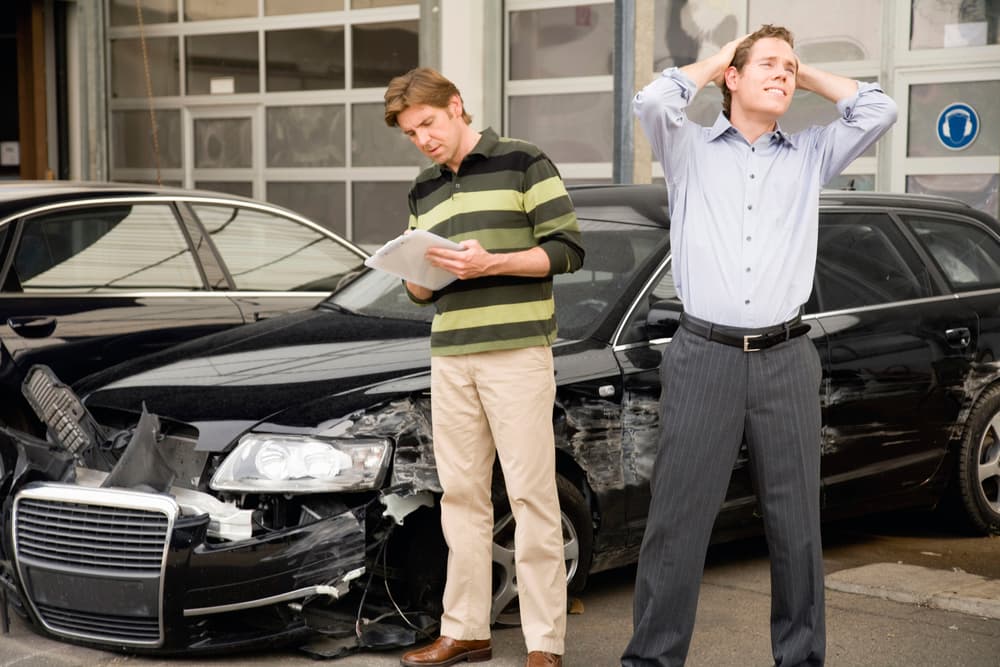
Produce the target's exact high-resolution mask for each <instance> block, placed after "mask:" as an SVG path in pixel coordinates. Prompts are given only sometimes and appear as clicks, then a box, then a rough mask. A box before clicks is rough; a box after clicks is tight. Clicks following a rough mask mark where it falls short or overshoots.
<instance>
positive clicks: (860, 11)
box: [720, 0, 882, 63]
mask: <svg viewBox="0 0 1000 667" xmlns="http://www.w3.org/2000/svg"><path fill="white" fill-rule="evenodd" d="M748 4H749V5H750V8H749V16H748V20H747V25H748V26H749V29H750V30H751V31H752V30H756V29H757V28H759V27H760V26H761V25H762V24H764V23H773V24H775V25H783V26H785V27H787V28H788V29H789V30H791V31H792V34H793V35H794V36H795V51H796V53H798V55H799V57H800V58H802V60H803V62H807V63H822V62H837V61H842V60H878V59H879V58H880V57H881V54H882V2H881V0H839V1H838V2H787V0H750V2H749V3H748ZM720 46H721V45H720Z"/></svg>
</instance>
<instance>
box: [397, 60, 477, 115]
mask: <svg viewBox="0 0 1000 667" xmlns="http://www.w3.org/2000/svg"><path fill="white" fill-rule="evenodd" d="M453 95H458V99H459V100H461V99H462V94H461V93H459V92H458V87H457V86H455V84H454V83H452V82H451V81H449V80H448V79H446V78H445V77H444V76H443V75H442V74H441V73H440V72H438V71H437V70H434V69H431V68H430V67H417V68H415V69H411V70H410V71H409V72H407V73H406V74H401V75H400V76H397V77H395V78H394V79H393V80H392V81H390V82H389V87H388V88H386V90H385V124H386V125H388V126H389V127H398V125H399V123H398V122H397V116H399V114H401V113H402V112H403V111H406V110H407V109H408V108H410V107H412V106H414V105H417V104H426V105H428V106H432V107H438V108H439V109H446V108H447V107H448V103H449V102H450V101H451V98H452V96H453ZM462 120H464V121H465V123H466V124H467V125H470V124H472V116H470V115H469V114H468V113H467V112H466V111H465V102H464V101H463V102H462Z"/></svg>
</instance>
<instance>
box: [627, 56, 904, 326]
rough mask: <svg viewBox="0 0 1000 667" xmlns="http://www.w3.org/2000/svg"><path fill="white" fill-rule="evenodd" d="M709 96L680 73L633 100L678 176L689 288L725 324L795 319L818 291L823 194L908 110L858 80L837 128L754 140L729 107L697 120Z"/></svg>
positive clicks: (671, 191)
mask: <svg viewBox="0 0 1000 667" xmlns="http://www.w3.org/2000/svg"><path fill="white" fill-rule="evenodd" d="M697 90H698V88H697V85H696V84H695V83H694V82H693V81H692V80H691V79H690V78H689V77H688V76H687V75H686V74H684V73H683V72H682V71H680V70H679V69H677V68H671V69H667V70H664V72H663V75H662V76H661V77H659V78H657V79H656V80H655V81H653V82H652V83H650V84H649V85H648V86H646V87H645V88H643V89H642V90H641V91H640V92H639V93H638V94H636V96H635V99H634V100H633V109H634V111H635V114H636V116H638V117H639V121H640V123H641V124H642V127H643V129H644V130H645V132H646V136H647V137H648V138H649V141H650V143H651V144H652V147H653V153H654V155H656V157H657V159H658V160H659V161H660V163H661V164H662V165H663V172H664V174H665V175H666V181H667V192H668V195H669V197H668V199H669V206H670V246H671V252H672V254H673V277H674V283H675V285H676V286H677V292H678V294H679V295H680V298H681V301H683V303H684V310H685V311H686V312H688V313H690V314H691V315H694V316H695V317H699V318H701V319H703V320H708V321H709V322H715V323H716V324H723V325H728V326H735V327H747V328H757V327H766V326H770V325H773V324H779V323H781V322H785V321H787V320H790V319H792V318H793V317H795V316H796V315H797V314H798V313H799V309H800V307H801V306H802V304H803V303H805V302H806V300H807V299H808V298H809V294H810V292H811V291H812V283H813V272H814V270H815V266H816V237H817V227H818V224H819V192H820V189H821V188H822V186H823V185H824V184H826V183H827V182H829V181H830V180H831V179H832V178H834V177H835V176H837V175H838V174H839V173H840V172H841V171H842V170H843V169H844V168H845V167H846V166H847V165H849V164H850V163H851V162H852V161H853V160H854V159H855V158H857V157H858V156H859V155H861V154H862V153H864V152H865V150H866V149H867V148H868V147H869V146H870V145H871V144H873V143H874V142H875V141H876V140H878V138H879V137H881V136H882V135H883V134H884V133H885V132H886V131H887V130H888V129H889V127H890V126H891V125H892V124H893V123H894V122H895V120H896V103H895V102H893V100H892V99H891V98H890V97H888V96H887V95H886V94H885V93H883V92H882V90H881V89H880V88H879V87H878V84H875V83H864V82H858V92H857V93H856V94H855V95H853V96H852V97H849V98H846V99H843V100H840V101H839V102H837V110H838V111H839V112H840V118H838V119H837V120H835V121H833V122H832V123H830V124H829V125H827V126H825V127H819V126H813V127H810V128H809V129H807V130H803V131H802V132H798V133H796V134H787V133H785V132H783V131H782V130H781V128H780V127H776V129H775V130H774V131H773V132H767V133H765V134H763V135H761V136H760V138H758V139H757V141H755V142H754V143H753V144H750V143H749V142H748V141H747V140H746V138H744V137H743V135H742V134H741V133H740V132H739V131H738V130H737V129H736V128H735V127H733V126H732V125H731V124H730V122H729V120H728V119H727V118H726V117H725V115H723V114H722V113H721V112H720V113H719V117H718V118H717V119H716V121H715V124H714V125H713V126H712V127H710V128H709V127H702V126H700V125H698V124H696V123H693V122H691V121H690V120H688V118H687V114H686V113H685V108H686V107H687V106H688V104H689V103H690V102H691V100H692V99H693V98H694V95H695V93H696V92H697Z"/></svg>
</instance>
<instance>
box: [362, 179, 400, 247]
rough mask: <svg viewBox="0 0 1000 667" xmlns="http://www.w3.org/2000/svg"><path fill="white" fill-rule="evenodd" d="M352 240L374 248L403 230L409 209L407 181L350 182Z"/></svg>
mask: <svg viewBox="0 0 1000 667" xmlns="http://www.w3.org/2000/svg"><path fill="white" fill-rule="evenodd" d="M351 192H352V195H353V206H354V220H353V221H352V226H353V230H354V236H353V239H354V242H355V243H357V244H359V245H366V246H369V247H377V246H380V245H382V244H383V243H385V242H386V241H388V240H389V239H391V238H394V237H396V236H399V235H400V234H402V233H403V230H404V229H406V221H407V218H408V217H409V208H408V207H407V204H406V196H407V194H408V193H409V192H410V183H409V182H408V181H400V182H395V183H386V182H383V183H360V182H356V183H354V187H353V190H352V191H351Z"/></svg>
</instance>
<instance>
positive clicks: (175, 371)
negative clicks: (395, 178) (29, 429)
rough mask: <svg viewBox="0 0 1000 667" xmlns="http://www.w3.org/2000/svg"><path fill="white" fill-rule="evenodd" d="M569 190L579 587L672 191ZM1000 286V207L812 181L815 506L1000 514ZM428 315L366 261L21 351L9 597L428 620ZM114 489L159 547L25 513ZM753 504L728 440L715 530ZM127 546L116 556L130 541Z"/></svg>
mask: <svg viewBox="0 0 1000 667" xmlns="http://www.w3.org/2000/svg"><path fill="white" fill-rule="evenodd" d="M571 195H572V197H573V199H574V203H575V204H576V207H577V212H578V216H579V217H580V221H581V228H582V231H583V239H584V245H585V247H586V250H587V258H586V262H585V265H584V267H583V269H581V270H580V271H577V272H576V273H574V274H571V275H567V276H558V277H557V278H556V282H555V295H556V297H555V298H556V304H557V306H556V307H557V318H558V321H559V331H560V338H559V340H558V341H557V343H556V344H555V346H554V354H555V359H556V382H557V386H558V391H557V398H556V402H555V404H554V406H553V419H554V426H555V434H556V446H557V470H558V480H557V481H558V490H559V497H560V503H561V508H562V519H563V534H564V541H565V549H566V562H567V568H568V574H569V579H570V581H569V585H570V586H571V587H573V588H579V587H582V586H583V585H584V584H585V582H586V578H587V575H588V574H589V573H592V572H596V571H600V570H604V569H608V568H612V567H618V566H621V565H624V564H628V563H631V562H633V561H634V560H635V559H636V557H637V554H638V548H639V545H640V543H641V539H642V533H643V527H644V524H645V518H646V509H647V506H648V502H649V478H650V475H651V472H652V467H653V461H654V459H655V456H656V451H657V433H658V420H659V411H658V399H659V387H660V374H659V362H660V358H661V355H662V353H663V350H664V349H665V347H666V346H667V345H669V344H670V337H671V335H672V334H673V332H674V331H675V330H676V327H677V319H678V316H679V314H680V312H681V305H680V302H679V300H678V298H677V292H676V286H675V276H674V275H673V273H672V267H671V264H670V252H669V223H668V220H667V207H666V199H665V193H664V192H663V189H662V188H660V187H656V186H594V187H583V188H574V189H572V190H571ZM998 307H1000V233H998V226H997V223H996V221H995V220H993V219H992V218H990V217H989V216H986V215H984V214H982V213H979V212H976V211H974V210H972V209H970V208H969V207H966V206H964V205H962V204H959V203H957V202H953V201H949V200H944V199H936V198H927V197H918V196H903V195H876V194H862V193H853V192H838V193H833V192H831V193H826V194H824V195H823V197H822V202H821V223H820V233H819V248H818V260H817V271H816V282H815V285H814V289H813V293H812V296H811V298H810V300H809V302H808V303H807V304H806V306H805V309H804V318H803V319H804V320H805V321H806V322H808V323H809V324H810V325H811V330H810V331H809V334H808V336H809V337H810V339H811V340H812V342H813V343H814V344H815V345H816V347H817V351H818V352H819V354H820V358H821V360H822V361H823V365H824V372H823V373H824V375H823V382H822V386H821V390H820V397H819V398H820V401H821V404H822V407H823V430H822V433H821V434H820V438H819V440H818V442H817V446H818V447H820V448H821V451H822V474H823V508H824V517H825V518H833V517H843V516H850V515H857V514H861V513H865V512H871V511H878V510H883V509H891V508H896V507H908V506H916V507H933V506H936V505H938V504H941V503H944V502H945V501H947V503H946V504H948V505H949V506H951V507H952V509H953V510H954V511H955V512H956V516H957V517H958V518H959V519H960V520H961V521H962V522H963V523H964V524H965V525H966V526H967V527H968V528H970V529H972V530H976V531H978V532H997V531H998V529H1000V496H998V493H1000V488H998V481H1000V467H998V466H997V461H998V459H1000V437H998V434H997V433H996V432H995V430H994V429H995V428H996V427H995V426H994V422H996V423H1000V420H997V419H995V418H996V417H997V416H998V415H1000V383H998V380H1000V368H998V366H997V362H996V361H995V360H996V356H997V349H996V348H997V344H998V342H1000V318H998V317H997V316H996V315H995V313H997V312H1000V308H998ZM431 315H432V310H431V309H421V308H418V307H416V306H414V305H413V304H412V303H411V302H410V301H409V300H408V299H407V297H406V296H405V294H404V292H403V291H402V289H401V286H400V284H399V281H398V280H397V279H395V278H392V277H391V276H386V275H385V274H380V273H378V272H368V273H365V274H364V275H362V276H361V277H359V278H358V279H357V280H355V281H354V282H352V283H351V284H349V285H347V286H345V287H343V288H342V289H340V290H338V291H337V292H336V293H334V294H333V295H332V296H331V297H330V298H329V299H327V300H326V301H325V302H324V303H323V304H321V305H320V306H318V307H317V308H315V309H313V310H310V311H304V312H300V313H294V314H290V315H286V316H282V317H275V318H271V319H269V320H266V321H262V322H258V323H254V324H250V325H247V326H245V327H240V328H237V329H233V330H229V331H226V332H222V333H218V334H213V335H210V336H206V337H203V338H200V339H196V340H193V341H190V342H187V343H183V344H181V345H178V346H176V347H173V348H170V349H168V350H165V351H162V352H158V353H156V354H152V355H148V356H146V357H143V358H140V359H137V360H134V361H132V362H128V363H126V364H123V365H120V366H116V367H114V368H111V369H109V370H106V371H103V372H100V373H97V374H95V375H92V376H90V377H88V378H85V379H83V380H82V381H80V382H78V383H76V384H75V385H74V386H73V387H72V388H70V387H67V386H65V385H63V384H62V383H61V382H60V381H59V379H58V377H56V376H53V375H52V374H50V373H47V372H46V371H45V369H37V370H36V374H35V375H34V376H33V378H34V381H35V383H36V384H35V385H34V389H32V388H29V391H28V393H29V395H30V397H31V398H32V400H33V403H34V404H35V405H36V409H37V410H38V411H39V412H41V413H43V414H47V415H49V419H48V423H49V424H50V427H51V428H50V430H49V435H48V440H47V441H42V440H40V439H33V438H31V437H30V436H27V435H25V434H22V433H18V432H15V431H11V430H6V431H4V432H3V434H2V436H0V437H2V438H3V444H5V445H7V446H8V448H9V449H10V450H13V451H16V452H17V457H16V459H17V464H16V466H14V465H13V462H12V461H10V460H9V459H8V463H7V466H6V467H5V469H4V470H5V472H4V475H3V478H2V479H3V481H2V486H0V492H2V493H3V494H4V495H5V496H6V498H7V500H6V504H5V508H6V509H5V514H4V525H3V538H4V541H3V550H4V551H3V557H4V560H3V563H4V565H3V569H2V570H0V581H2V582H3V583H4V585H5V587H6V589H7V590H8V591H9V592H10V595H9V598H10V600H11V604H12V607H13V609H14V610H15V611H17V612H18V613H20V614H22V615H24V616H25V617H26V618H27V619H29V620H30V621H31V622H32V623H33V624H34V625H35V627H37V628H38V629H39V630H40V631H41V632H45V633H48V634H51V635H53V636H56V637H60V638H64V639H67V640H70V641H79V642H83V643H88V644H93V645H100V646H105V647H111V648H114V647H119V648H124V649H127V650H133V651H140V652H142V651H147V652H161V653H170V652H173V653H185V652H197V651H219V650H225V649H228V648H238V647H247V646H251V645H256V644H261V643H278V642H281V643H287V642H292V641H298V642H299V643H306V642H308V640H309V638H312V637H315V636H316V635H326V636H327V638H328V639H329V638H336V640H337V642H339V644H338V647H339V648H338V650H337V651H334V652H332V653H328V654H326V655H330V654H336V655H343V654H347V653H350V652H352V651H355V650H358V649H362V648H384V647H386V646H398V645H403V644H407V643H411V642H412V641H414V640H415V639H416V638H417V637H418V636H419V632H418V628H419V630H422V631H429V632H433V630H434V626H435V623H436V619H437V615H438V614H439V612H440V595H441V586H442V584H443V574H444V567H443V566H444V559H445V558H446V553H447V552H446V548H445V546H444V543H443V538H442V537H441V533H440V528H439V526H438V520H437V501H438V497H439V494H440V484H439V482H438V479H437V474H436V469H435V465H434V453H433V440H432V431H431V414H430V396H429V385H430V383H429V371H428V366H429V345H428V339H427V337H428V333H429V323H430V318H431ZM756 354H766V352H761V353H756ZM36 394H38V395H36ZM77 396H82V397H84V401H83V403H82V404H81V403H79V402H78V399H77ZM53 415H55V416H58V417H61V418H63V419H64V421H63V422H59V423H56V422H57V419H56V417H53ZM67 422H68V426H67ZM60 424H61V425H62V426H63V429H62V430H61V431H59V430H58V428H57V427H58V426H59V425H60ZM706 446H711V443H706ZM493 500H494V513H495V516H494V518H495V523H496V529H495V543H496V544H495V548H494V551H493V553H494V578H493V589H494V603H493V620H494V621H496V622H499V623H507V622H516V593H517V590H516V581H515V580H514V578H513V569H512V563H513V539H512V530H511V522H510V511H509V505H508V504H507V499H506V495H505V493H504V490H503V484H502V480H501V479H499V478H498V479H496V480H495V483H494V489H493ZM119 510H121V511H126V512H128V513H134V514H136V516H137V517H144V518H145V519H148V520H149V521H150V522H151V525H152V526H153V528H151V531H152V536H151V537H150V538H149V542H150V543H151V544H152V545H154V547H155V548H154V549H153V550H152V556H151V557H148V558H147V561H148V562H146V561H136V562H133V561H132V560H131V559H130V558H125V559H123V560H122V562H121V563H120V564H116V565H115V566H114V567H111V566H108V567H105V568H103V569H98V568H95V567H94V564H93V563H91V562H88V561H87V560H86V559H83V560H81V559H80V557H79V556H76V555H74V556H67V555H66V554H64V553H62V551H63V550H62V549H61V547H60V544H61V542H58V541H56V540H55V539H54V538H50V537H49V536H47V535H46V533H45V532H44V531H39V530H37V529H35V528H34V524H33V523H32V522H37V521H38V518H37V517H38V516H45V515H46V513H51V514H52V515H56V514H58V515H59V516H60V517H64V518H61V519H60V520H63V521H65V522H66V528H65V532H66V539H68V540H71V541H72V540H78V541H79V544H80V545H82V547H83V548H81V549H78V550H77V551H78V552H83V553H89V551H92V550H94V549H96V548H97V546H100V545H102V544H103V542H101V541H100V540H97V539H96V538H95V537H94V535H93V534H92V532H89V531H88V530H87V529H86V527H81V526H84V523H81V520H80V519H78V514H79V513H81V512H82V513H83V514H82V515H83V516H88V512H94V513H96V514H97V516H98V517H99V520H100V521H105V522H106V525H107V528H108V530H112V529H113V528H114V526H115V525H116V523H115V522H116V521H118V519H116V518H114V517H116V516H117V515H116V512H118V511H119ZM760 530H761V524H760V519H759V517H758V515H757V511H756V501H755V497H754V493H753V484H752V476H751V475H750V471H749V470H748V467H747V456H746V452H745V450H741V452H740V454H739V455H738V458H737V461H736V463H735V466H734V469H733V475H732V480H731V483H730V487H729V490H728V493H727V497H726V499H725V501H724V503H723V507H722V512H721V513H720V515H719V519H718V521H717V523H716V527H715V532H714V539H716V540H725V539H732V538H734V537H738V536H741V535H746V534H750V533H754V532H757V531H760ZM116 548H118V549H119V551H120V552H122V553H124V554H125V555H129V556H130V555H131V552H132V551H133V550H134V548H135V546H134V544H132V543H131V542H126V543H123V544H121V545H116ZM74 553H75V552H74ZM251 583H252V584H253V585H252V586H251V585H250V584H251ZM60 590H69V591H73V592H72V593H69V594H66V593H63V594H57V591H60ZM96 590H100V591H101V592H102V594H101V595H96V594H95V593H94V591H96ZM95 600H96V602H95ZM402 612H406V620H404V619H403V617H402ZM123 619H128V621H127V622H126V621H125V620H123ZM359 620H363V621H364V622H360V623H359V622H358V621H359ZM413 626H416V628H415V627H413Z"/></svg>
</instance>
